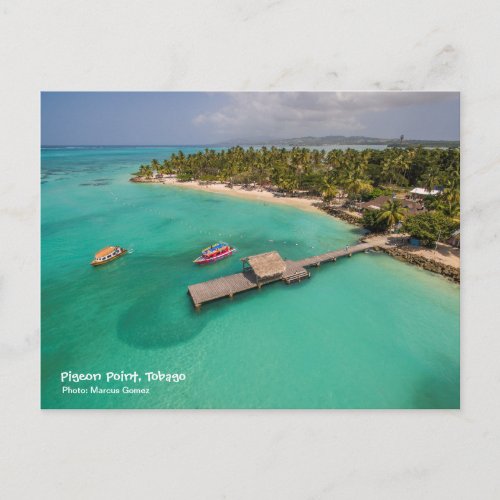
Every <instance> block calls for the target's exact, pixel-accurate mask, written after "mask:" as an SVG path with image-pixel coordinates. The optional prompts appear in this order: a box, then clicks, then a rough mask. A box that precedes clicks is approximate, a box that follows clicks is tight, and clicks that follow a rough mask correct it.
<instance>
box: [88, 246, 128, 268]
mask: <svg viewBox="0 0 500 500" xmlns="http://www.w3.org/2000/svg"><path fill="white" fill-rule="evenodd" d="M126 253H127V250H125V249H122V251H121V253H119V254H118V255H115V256H114V257H111V259H108V260H95V259H94V260H93V261H92V262H91V263H90V265H91V266H93V267H97V266H104V265H105V264H109V263H110V262H113V261H114V260H116V259H119V258H120V257H123V256H124V255H125V254H126Z"/></svg>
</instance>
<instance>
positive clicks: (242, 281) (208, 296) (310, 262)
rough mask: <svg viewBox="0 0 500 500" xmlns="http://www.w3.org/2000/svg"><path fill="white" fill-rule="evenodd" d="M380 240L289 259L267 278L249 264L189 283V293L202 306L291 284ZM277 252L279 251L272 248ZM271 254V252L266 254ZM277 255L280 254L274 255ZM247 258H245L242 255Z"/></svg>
mask: <svg viewBox="0 0 500 500" xmlns="http://www.w3.org/2000/svg"><path fill="white" fill-rule="evenodd" d="M377 243H378V242H375V241H374V242H370V243H359V244H357V245H353V246H348V247H345V248H343V249H341V250H335V251H332V252H327V253H324V254H321V255H316V256H313V257H308V258H306V259H302V260H295V261H294V260H286V261H283V262H284V264H285V269H284V271H281V272H279V273H277V274H276V275H275V276H272V277H271V278H266V279H264V280H263V279H260V278H259V276H258V275H257V274H256V273H255V272H254V271H253V270H252V269H249V268H246V269H244V270H243V272H241V273H236V274H230V275H229V276H223V277H222V278H216V279H212V280H209V281H204V282H202V283H197V284H196V285H190V286H188V294H189V295H190V297H191V299H192V301H193V304H194V306H195V307H196V308H197V309H198V308H200V307H201V306H202V304H204V303H206V302H211V301H213V300H217V299H221V298H223V297H229V298H232V297H234V295H236V294H237V293H241V292H245V291H247V290H252V289H254V288H261V287H262V286H264V285H267V284H269V283H274V282H276V281H284V282H285V283H287V284H290V283H295V282H298V281H301V280H303V279H306V278H309V277H310V273H309V271H308V270H307V268H308V267H313V266H315V267H318V266H320V265H321V264H323V263H326V262H335V261H336V260H337V259H338V258H340V257H347V256H348V257H350V256H351V255H354V254H356V253H360V252H364V251H366V250H369V249H371V248H373V247H375V246H378V245H377ZM271 253H275V252H271ZM262 255H263V256H267V255H270V254H262ZM274 257H276V256H274ZM241 260H242V261H245V259H241Z"/></svg>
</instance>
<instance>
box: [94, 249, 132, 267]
mask: <svg viewBox="0 0 500 500" xmlns="http://www.w3.org/2000/svg"><path fill="white" fill-rule="evenodd" d="M126 253H127V250H126V249H125V248H122V247H106V248H103V249H102V250H99V251H98V252H97V253H96V254H95V257H94V260H93V261H92V262H91V263H90V264H91V265H92V266H102V265H103V264H107V263H108V262H111V261H113V260H116V259H119V258H120V257H122V256H123V255H125V254H126Z"/></svg>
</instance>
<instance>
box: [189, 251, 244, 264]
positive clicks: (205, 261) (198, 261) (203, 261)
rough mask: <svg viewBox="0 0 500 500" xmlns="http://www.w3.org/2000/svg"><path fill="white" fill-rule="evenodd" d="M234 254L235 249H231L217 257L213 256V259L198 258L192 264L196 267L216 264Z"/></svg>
mask: <svg viewBox="0 0 500 500" xmlns="http://www.w3.org/2000/svg"><path fill="white" fill-rule="evenodd" d="M234 252H236V248H231V249H230V250H229V251H228V252H224V253H221V254H219V255H215V256H214V257H208V258H206V259H205V258H203V257H198V258H197V259H196V260H194V261H193V262H194V263H195V264H198V265H204V264H212V263H213V262H217V261H218V260H222V259H225V258H226V257H230V256H231V255H233V253H234Z"/></svg>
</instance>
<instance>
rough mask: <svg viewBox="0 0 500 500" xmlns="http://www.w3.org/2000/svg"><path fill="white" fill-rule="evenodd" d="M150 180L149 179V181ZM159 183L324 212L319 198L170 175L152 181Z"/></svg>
mask: <svg viewBox="0 0 500 500" xmlns="http://www.w3.org/2000/svg"><path fill="white" fill-rule="evenodd" d="M149 182H151V181H149ZM152 182H155V183H159V184H165V185H168V186H177V187H182V188H186V189H197V190H199V191H206V192H209V193H219V194H225V195H229V196H237V197H239V198H247V199H252V200H257V201H263V202H269V203H277V204H280V205H289V206H292V207H295V208H300V209H302V210H308V211H311V212H316V213H322V214H323V213H324V212H323V211H322V210H321V209H319V208H318V207H317V206H316V205H317V204H318V203H321V198H298V197H294V198H291V197H289V196H276V195H275V194H274V193H272V192H270V191H267V190H265V189H262V188H258V187H256V188H254V189H245V188H243V186H239V185H234V186H233V187H232V188H230V187H228V186H227V185H226V184H223V183H219V182H214V183H212V184H199V183H198V181H187V182H179V181H178V180H177V179H175V178H173V177H170V178H166V179H159V180H155V181H152Z"/></svg>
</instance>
